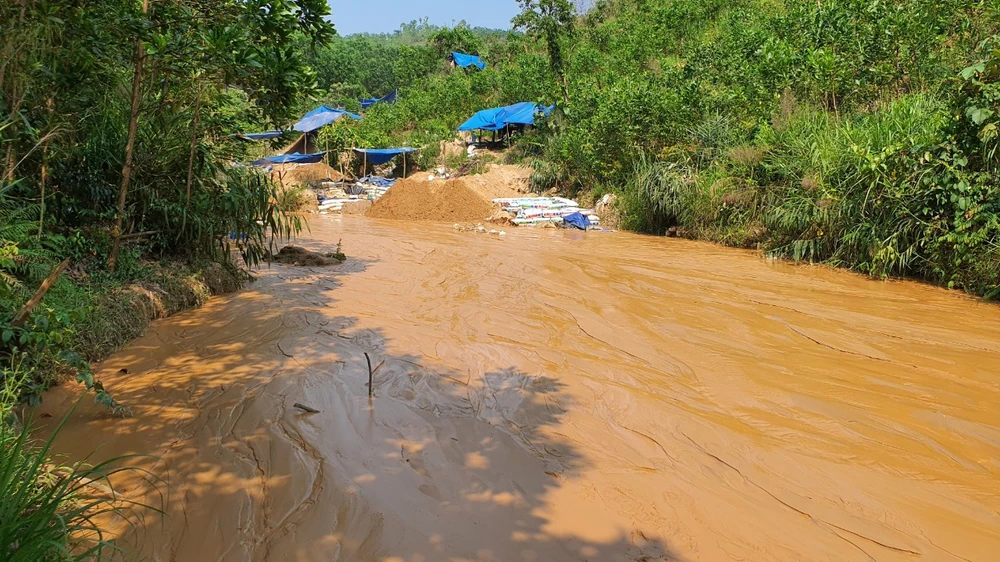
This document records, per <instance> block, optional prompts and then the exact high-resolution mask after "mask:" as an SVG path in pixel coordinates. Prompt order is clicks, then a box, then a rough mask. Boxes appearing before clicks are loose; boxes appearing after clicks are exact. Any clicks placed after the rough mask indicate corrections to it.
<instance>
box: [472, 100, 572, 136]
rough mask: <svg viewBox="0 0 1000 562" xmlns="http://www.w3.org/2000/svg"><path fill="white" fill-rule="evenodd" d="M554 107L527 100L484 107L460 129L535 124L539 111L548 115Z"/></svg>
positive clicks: (483, 128) (492, 128) (488, 129)
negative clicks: (504, 105) (501, 105)
mask: <svg viewBox="0 0 1000 562" xmlns="http://www.w3.org/2000/svg"><path fill="white" fill-rule="evenodd" d="M553 108H555V106H554V105H553V106H551V107H545V106H542V105H538V104H537V103H531V102H530V101H525V102H521V103H515V104H514V105H508V106H507V107H494V108H492V109H484V110H482V111H480V112H477V113H476V114H475V115H473V116H472V117H470V118H469V120H468V121H466V122H465V123H462V125H461V126H460V127H459V128H458V130H459V131H475V130H477V129H482V130H484V131H499V130H502V129H503V128H504V127H506V126H507V125H534V124H535V115H537V114H538V113H542V114H543V115H548V114H549V113H552V109H553Z"/></svg>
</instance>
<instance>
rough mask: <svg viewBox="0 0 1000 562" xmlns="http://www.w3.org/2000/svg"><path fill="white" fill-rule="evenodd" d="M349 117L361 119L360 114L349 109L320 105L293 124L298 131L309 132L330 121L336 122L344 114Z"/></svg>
mask: <svg viewBox="0 0 1000 562" xmlns="http://www.w3.org/2000/svg"><path fill="white" fill-rule="evenodd" d="M345 115H346V116H348V117H351V118H352V119H357V120H361V116H360V115H357V114H355V113H351V112H350V111H344V110H343V109H330V108H329V107H327V106H325V105H321V106H319V107H317V108H316V109H314V110H312V111H310V112H309V113H306V114H305V116H303V117H302V120H300V121H299V122H298V123H296V124H295V127H294V128H295V130H296V131H298V132H300V133H311V132H313V131H318V130H320V129H322V128H323V127H326V126H327V125H329V124H330V123H336V122H337V121H339V120H340V119H341V118H342V117H344V116H345Z"/></svg>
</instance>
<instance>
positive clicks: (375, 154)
mask: <svg viewBox="0 0 1000 562" xmlns="http://www.w3.org/2000/svg"><path fill="white" fill-rule="evenodd" d="M416 151H417V149H416V148H355V149H354V152H357V153H358V155H359V156H361V157H362V158H364V159H365V162H367V163H369V164H372V165H374V166H381V165H382V164H385V163H386V162H388V161H389V160H392V159H393V158H395V157H396V156H399V155H400V154H409V153H411V152H416Z"/></svg>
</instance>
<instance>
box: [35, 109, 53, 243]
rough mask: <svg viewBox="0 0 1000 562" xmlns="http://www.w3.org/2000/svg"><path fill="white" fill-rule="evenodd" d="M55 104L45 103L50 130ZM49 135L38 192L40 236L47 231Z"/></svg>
mask: <svg viewBox="0 0 1000 562" xmlns="http://www.w3.org/2000/svg"><path fill="white" fill-rule="evenodd" d="M53 105H54V102H53V100H52V98H49V99H48V100H46V101H45V107H46V108H47V109H48V113H49V124H48V126H49V128H51V127H52V113H53ZM50 135H51V133H50V134H49V135H45V139H44V140H42V170H41V174H40V178H39V180H38V190H39V194H40V195H41V203H40V207H41V210H39V212H38V236H41V235H42V232H43V231H44V229H45V184H46V183H47V182H48V179H49V136H50Z"/></svg>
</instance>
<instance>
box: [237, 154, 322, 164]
mask: <svg viewBox="0 0 1000 562" xmlns="http://www.w3.org/2000/svg"><path fill="white" fill-rule="evenodd" d="M324 156H326V152H317V153H315V154H299V153H298V152H295V153H293V154H279V155H277V156H268V157H267V158H261V159H260V160H258V161H256V162H254V165H255V166H267V165H269V164H315V163H316V162H321V161H322V160H323V157H324Z"/></svg>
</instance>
